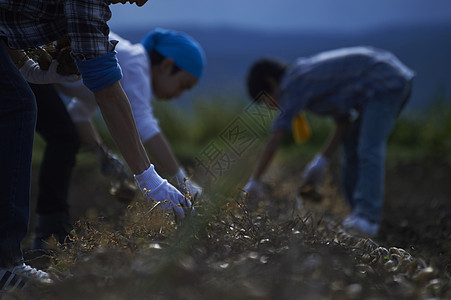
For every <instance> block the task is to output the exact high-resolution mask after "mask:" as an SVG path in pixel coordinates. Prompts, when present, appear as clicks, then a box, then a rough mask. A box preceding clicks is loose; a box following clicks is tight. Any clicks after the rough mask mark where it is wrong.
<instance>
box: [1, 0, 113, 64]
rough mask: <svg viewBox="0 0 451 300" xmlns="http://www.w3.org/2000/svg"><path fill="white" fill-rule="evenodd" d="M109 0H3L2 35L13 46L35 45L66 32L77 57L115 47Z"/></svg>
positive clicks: (97, 54) (89, 57) (83, 57)
mask: <svg viewBox="0 0 451 300" xmlns="http://www.w3.org/2000/svg"><path fill="white" fill-rule="evenodd" d="M109 4H110V2H109V1H107V0H0V36H1V37H5V38H6V40H7V43H8V45H9V46H10V47H11V48H13V49H26V48H33V47H36V46H39V45H43V44H46V43H50V42H53V41H55V40H57V39H59V38H62V37H64V36H68V37H69V38H70V40H71V46H72V54H73V55H74V58H75V59H76V60H85V59H91V58H94V57H98V56H101V55H104V54H107V53H110V52H111V51H113V50H114V44H112V43H111V42H109V41H108V34H109V28H108V25H107V23H106V22H107V21H108V20H109V19H110V18H111V11H110V9H109Z"/></svg>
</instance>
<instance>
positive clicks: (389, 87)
mask: <svg viewBox="0 0 451 300" xmlns="http://www.w3.org/2000/svg"><path fill="white" fill-rule="evenodd" d="M413 77H414V72H413V71H412V70H410V69H409V68H408V67H407V66H405V65H404V64H403V63H402V62H401V61H400V60H399V59H398V58H397V57H395V56H394V55H393V54H392V53H390V52H388V51H386V50H382V49H376V48H373V47H350V48H342V49H336V50H331V51H326V52H322V53H319V54H316V55H313V56H310V57H305V58H299V59H297V60H296V61H295V62H294V63H292V64H290V65H286V64H284V63H282V62H280V61H277V60H273V59H262V60H259V61H257V62H255V63H254V64H253V65H252V66H251V68H250V71H249V74H248V77H247V87H248V91H249V94H250V96H251V97H252V99H254V100H255V101H257V102H264V103H266V104H267V105H268V106H270V107H273V108H276V109H278V110H279V111H280V113H279V116H278V117H277V118H276V119H275V121H274V122H273V124H272V128H271V137H270V138H269V141H268V143H267V146H266V148H265V150H264V152H263V155H262V157H261V160H260V162H259V163H258V166H257V168H256V170H255V171H254V173H253V175H252V177H251V178H250V180H249V181H248V183H247V185H246V186H245V188H244V190H245V191H247V192H249V193H250V194H252V193H254V194H255V193H258V192H259V191H261V187H262V183H261V177H262V175H263V173H264V172H265V170H266V168H267V166H268V164H269V162H270V161H271V159H272V157H273V155H274V153H275V151H276V150H277V147H278V146H279V144H280V142H281V140H282V136H283V134H284V133H285V132H287V131H291V130H292V126H293V124H295V122H294V120H296V119H297V116H298V115H299V113H302V112H303V111H310V112H312V113H315V114H318V115H320V116H324V117H330V118H332V119H333V120H334V122H335V124H336V129H335V131H334V132H333V134H332V135H331V137H330V138H329V139H328V141H327V142H326V143H325V145H324V147H323V150H322V151H321V153H319V154H318V155H316V157H315V158H314V159H313V160H312V161H311V162H310V163H309V164H308V165H307V166H306V168H305V170H304V173H303V175H302V178H301V180H300V183H301V184H302V185H307V184H308V185H310V186H313V187H315V188H317V187H318V185H319V184H320V183H321V181H322V178H323V175H324V172H325V169H326V167H327V165H328V163H329V161H330V159H331V157H332V154H333V153H334V151H335V150H336V148H337V147H338V146H339V145H342V148H343V149H342V150H343V151H342V154H343V155H342V175H343V176H342V181H343V187H344V192H345V196H346V199H347V201H348V203H349V205H350V207H351V209H352V213H351V214H350V215H349V216H347V217H346V218H345V220H344V221H343V226H344V227H345V228H346V229H347V230H348V231H350V232H353V233H357V234H361V235H365V236H375V235H376V234H377V232H378V230H379V227H380V223H381V219H382V216H381V209H382V203H383V194H384V173H385V171H384V164H385V151H386V144H387V140H388V137H389V136H390V133H391V132H392V130H393V126H394V123H395V119H396V117H397V116H398V114H399V113H400V111H401V110H402V108H403V107H404V105H405V103H406V102H407V100H408V98H409V96H410V91H411V81H412V79H413Z"/></svg>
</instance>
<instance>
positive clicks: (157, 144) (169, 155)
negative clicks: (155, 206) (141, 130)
mask: <svg viewBox="0 0 451 300" xmlns="http://www.w3.org/2000/svg"><path fill="white" fill-rule="evenodd" d="M144 147H145V148H146V150H147V151H148V152H149V154H150V156H151V157H152V159H153V161H155V163H156V164H158V165H160V166H161V167H162V169H163V170H164V171H165V172H166V173H167V174H168V175H169V176H174V175H175V174H176V173H177V172H178V170H179V169H180V164H179V162H178V161H177V158H176V157H175V155H174V153H173V152H172V149H171V147H170V146H169V143H168V141H167V140H166V138H165V136H164V135H163V134H161V133H157V134H156V135H154V136H153V137H151V138H150V139H148V140H147V141H145V142H144Z"/></svg>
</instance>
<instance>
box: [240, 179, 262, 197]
mask: <svg viewBox="0 0 451 300" xmlns="http://www.w3.org/2000/svg"><path fill="white" fill-rule="evenodd" d="M262 195H263V184H262V182H261V181H260V180H256V179H254V178H253V177H251V178H250V179H249V181H248V182H247V184H246V186H245V187H244V188H243V193H242V194H241V196H243V197H248V196H257V197H260V196H262Z"/></svg>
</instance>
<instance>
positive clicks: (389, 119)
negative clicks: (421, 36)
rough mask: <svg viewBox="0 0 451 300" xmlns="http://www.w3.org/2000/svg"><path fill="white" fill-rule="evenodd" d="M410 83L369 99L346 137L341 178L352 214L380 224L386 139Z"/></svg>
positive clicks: (407, 96)
mask: <svg viewBox="0 0 451 300" xmlns="http://www.w3.org/2000/svg"><path fill="white" fill-rule="evenodd" d="M410 90H411V83H410V82H407V83H406V85H405V87H404V88H403V89H400V90H396V91H387V92H384V93H380V94H379V95H377V96H376V97H375V98H374V99H373V100H370V101H368V103H366V105H365V106H364V107H362V109H361V111H360V116H359V118H358V119H357V120H355V121H354V122H352V123H351V124H350V125H349V128H348V129H347V131H346V133H345V136H344V140H343V152H342V161H341V163H342V180H343V187H344V192H345V196H346V200H347V202H348V204H349V205H350V206H351V209H352V213H353V214H355V215H358V216H361V217H363V218H366V219H367V220H369V221H372V222H375V223H378V224H380V222H381V219H382V204H383V199H384V181H385V156H386V147H387V140H388V138H389V136H390V134H391V132H392V130H393V126H394V124H395V120H396V117H397V116H398V114H399V113H400V111H401V109H402V108H403V107H404V105H405V103H406V101H407V100H408V98H409V95H410Z"/></svg>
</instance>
